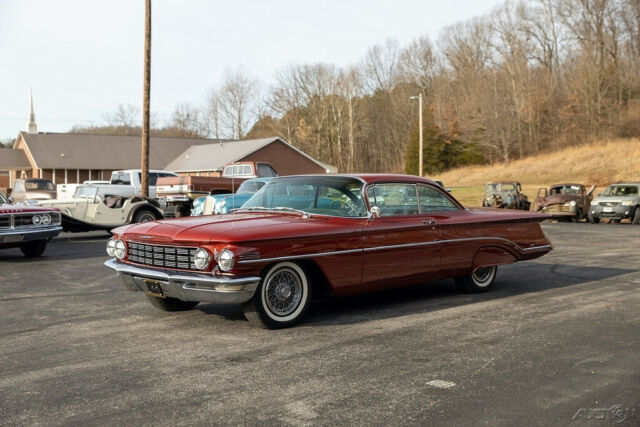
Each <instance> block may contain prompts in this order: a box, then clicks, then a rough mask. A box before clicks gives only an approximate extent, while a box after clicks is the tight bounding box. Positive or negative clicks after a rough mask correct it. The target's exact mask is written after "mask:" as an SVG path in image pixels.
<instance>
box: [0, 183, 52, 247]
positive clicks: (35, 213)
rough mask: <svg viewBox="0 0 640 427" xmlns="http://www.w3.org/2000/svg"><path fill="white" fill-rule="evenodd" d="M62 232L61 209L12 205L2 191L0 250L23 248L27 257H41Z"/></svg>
mask: <svg viewBox="0 0 640 427" xmlns="http://www.w3.org/2000/svg"><path fill="white" fill-rule="evenodd" d="M61 231H62V227H60V212H58V211H57V210H55V209H51V208H43V207H39V206H15V205H10V204H9V202H8V201H7V199H6V198H5V197H4V196H3V195H2V193H0V249H6V248H20V250H21V251H22V253H23V254H24V256H26V257H29V258H31V257H37V256H40V255H42V253H43V252H44V250H45V249H46V247H47V242H48V241H49V240H51V239H53V238H54V237H56V236H57V235H58V234H59V233H60V232H61Z"/></svg>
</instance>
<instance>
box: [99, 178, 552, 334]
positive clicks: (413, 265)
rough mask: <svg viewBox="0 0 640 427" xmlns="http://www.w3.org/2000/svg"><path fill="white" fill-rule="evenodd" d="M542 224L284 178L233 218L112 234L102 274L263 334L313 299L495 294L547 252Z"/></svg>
mask: <svg viewBox="0 0 640 427" xmlns="http://www.w3.org/2000/svg"><path fill="white" fill-rule="evenodd" d="M546 218H548V216H547V215H545V214H534V213H528V212H517V211H497V210H493V209H471V210H469V209H465V208H464V207H463V206H462V205H461V204H460V203H458V201H456V200H455V199H454V198H453V197H452V196H451V195H450V194H449V193H447V192H446V191H445V190H444V189H443V188H441V187H440V186H439V185H437V184H436V183H435V182H433V181H431V180H428V179H423V178H419V177H416V176H406V175H321V176H289V177H277V178H274V179H273V180H271V181H270V182H269V183H268V184H266V185H265V186H264V187H263V188H262V189H261V190H260V191H258V192H257V193H256V194H254V196H253V197H252V198H251V199H249V200H248V201H247V202H246V203H245V204H244V205H243V207H242V208H241V209H240V210H237V211H235V212H234V213H233V214H229V215H219V216H218V215H216V216H203V217H189V218H180V219H173V220H162V221H156V222H148V223H143V224H135V225H129V226H124V227H120V228H117V229H115V230H114V231H113V238H112V239H111V240H109V242H108V244H107V252H108V254H109V255H110V256H112V257H113V258H112V259H110V260H108V261H107V262H106V263H105V265H106V266H107V267H110V268H112V269H113V270H115V271H117V272H118V275H119V276H120V277H121V279H123V282H124V283H125V285H126V286H127V287H128V288H129V289H131V290H134V291H143V292H145V293H146V294H147V296H148V297H149V299H150V301H151V303H152V304H153V305H155V306H156V307H158V308H160V309H162V310H167V311H174V310H184V309H190V308H192V307H194V306H195V305H196V304H198V302H215V303H240V304H242V308H243V310H244V313H245V315H246V317H247V318H248V319H249V321H251V322H252V323H253V324H255V325H257V326H260V327H268V328H278V327H285V326H290V325H292V324H294V323H296V322H298V321H300V319H301V318H302V317H303V316H304V314H305V312H306V311H307V309H308V307H309V302H310V300H311V296H312V294H313V293H314V292H317V291H320V290H326V289H328V290H329V291H331V293H332V294H333V295H335V296H346V295H354V294H360V293H364V292H370V291H374V290H380V289H387V288H395V287H401V286H409V285H415V284H419V283H425V282H429V281H434V280H438V279H443V278H449V277H450V278H455V281H456V283H457V284H458V285H459V286H460V287H461V288H462V289H463V290H465V291H468V292H483V291H486V290H488V289H489V288H490V287H491V286H492V284H493V282H494V280H495V277H496V272H497V266H498V265H502V264H510V263H513V262H516V261H521V260H528V259H533V258H537V257H540V256H542V255H544V254H546V253H547V252H549V251H550V250H551V249H552V248H551V244H550V242H549V241H548V240H547V238H546V237H545V235H544V233H543V232H542V229H541V228H540V224H539V223H540V222H541V221H543V220H544V219H546Z"/></svg>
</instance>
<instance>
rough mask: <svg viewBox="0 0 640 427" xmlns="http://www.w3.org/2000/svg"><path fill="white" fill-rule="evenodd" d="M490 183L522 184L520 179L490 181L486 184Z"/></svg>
mask: <svg viewBox="0 0 640 427" xmlns="http://www.w3.org/2000/svg"><path fill="white" fill-rule="evenodd" d="M489 184H520V182H519V181H489V182H487V184H486V185H489Z"/></svg>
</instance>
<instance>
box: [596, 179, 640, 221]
mask: <svg viewBox="0 0 640 427" xmlns="http://www.w3.org/2000/svg"><path fill="white" fill-rule="evenodd" d="M625 218H628V219H630V220H631V222H632V223H633V224H640V183H638V182H626V183H617V184H611V185H610V186H608V187H607V188H605V190H604V191H603V192H602V194H600V195H599V196H598V197H596V198H595V199H593V201H592V202H591V206H590V207H589V222H590V223H592V224H597V223H599V222H600V220H601V219H609V220H610V221H613V222H619V221H620V220H621V219H625Z"/></svg>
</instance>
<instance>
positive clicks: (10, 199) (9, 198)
mask: <svg viewBox="0 0 640 427" xmlns="http://www.w3.org/2000/svg"><path fill="white" fill-rule="evenodd" d="M7 201H8V202H9V203H11V204H13V197H12V196H9V197H7Z"/></svg>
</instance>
